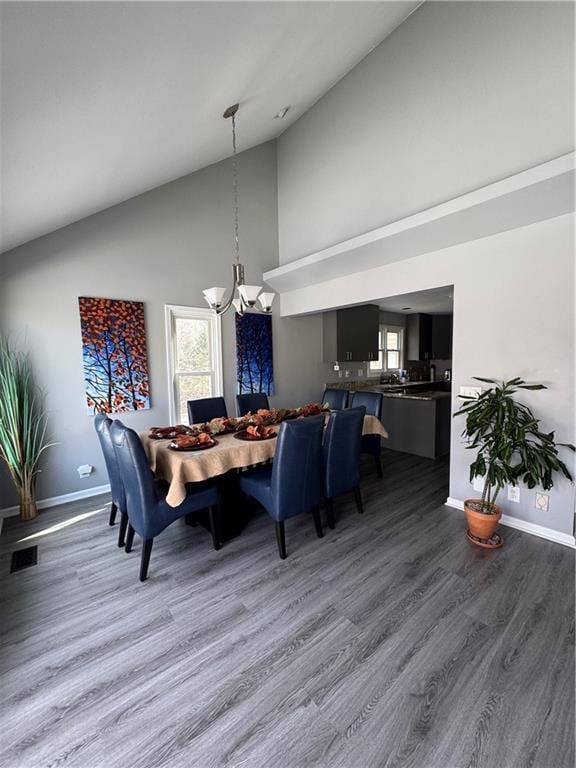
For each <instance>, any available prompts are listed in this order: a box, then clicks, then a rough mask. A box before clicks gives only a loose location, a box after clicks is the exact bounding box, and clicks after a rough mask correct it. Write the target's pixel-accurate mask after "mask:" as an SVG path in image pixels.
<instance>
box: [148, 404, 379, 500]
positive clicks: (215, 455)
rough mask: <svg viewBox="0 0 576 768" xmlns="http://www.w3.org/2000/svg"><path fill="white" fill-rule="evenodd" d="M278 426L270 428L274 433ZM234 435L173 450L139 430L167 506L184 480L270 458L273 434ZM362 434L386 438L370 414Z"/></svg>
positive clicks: (181, 494)
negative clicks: (257, 437)
mask: <svg viewBox="0 0 576 768" xmlns="http://www.w3.org/2000/svg"><path fill="white" fill-rule="evenodd" d="M328 417H329V414H326V418H328ZM279 427H280V425H277V426H275V427H273V430H274V432H275V433H277V432H278V429H279ZM237 434H238V433H236V432H228V433H220V434H218V435H215V436H214V437H215V440H216V445H214V446H212V447H211V448H207V449H204V450H195V451H177V450H174V449H172V448H170V443H171V442H172V440H170V439H163V440H158V439H154V438H152V437H150V434H149V433H148V432H142V433H140V440H141V441H142V444H143V446H144V450H145V452H146V455H147V457H148V461H149V463H150V468H151V469H152V471H153V472H154V475H155V476H156V478H157V479H159V480H164V481H165V482H167V483H168V486H169V487H168V492H167V494H166V503H167V504H169V505H170V506H171V507H177V506H179V505H180V504H181V503H182V502H183V501H184V499H185V497H186V483H197V482H202V481H204V480H210V479H212V478H216V477H221V476H224V475H226V476H227V475H229V474H230V472H231V470H240V469H245V468H246V467H251V466H254V465H256V464H262V463H263V462H267V461H270V460H271V459H273V458H274V452H275V451H276V442H277V439H276V437H273V438H269V439H266V440H251V441H247V440H239V439H238V437H237ZM362 434H363V435H380V436H381V437H384V438H387V437H388V433H387V431H386V429H385V427H384V425H383V424H382V422H381V421H380V420H379V419H378V418H377V417H376V416H371V415H366V416H364V425H363V430H362Z"/></svg>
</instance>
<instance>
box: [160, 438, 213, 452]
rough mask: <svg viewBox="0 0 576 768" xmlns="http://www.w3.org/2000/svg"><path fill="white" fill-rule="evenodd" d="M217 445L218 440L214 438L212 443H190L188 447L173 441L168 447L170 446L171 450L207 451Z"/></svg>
mask: <svg viewBox="0 0 576 768" xmlns="http://www.w3.org/2000/svg"><path fill="white" fill-rule="evenodd" d="M215 445H218V440H214V438H212V442H211V443H200V444H199V445H189V446H186V447H182V446H180V445H178V443H175V442H172V443H170V444H169V445H168V448H170V450H171V451H182V452H184V451H205V450H207V449H208V448H214V446H215Z"/></svg>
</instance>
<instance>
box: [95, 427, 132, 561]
mask: <svg viewBox="0 0 576 768" xmlns="http://www.w3.org/2000/svg"><path fill="white" fill-rule="evenodd" d="M111 424H112V420H111V419H109V418H108V416H106V414H104V413H97V414H96V416H95V417H94V427H95V429H96V434H97V435H98V440H99V441H100V448H101V449H102V454H103V456H104V464H105V465H106V472H107V473H108V481H109V483H110V493H111V495H112V505H111V507H110V517H109V518H108V524H109V525H114V523H115V522H116V512H120V529H119V532H118V546H119V547H123V546H124V543H125V537H126V527H127V525H128V515H127V513H126V496H125V494H124V485H123V484H122V480H121V478H120V467H119V466H118V459H117V458H116V452H115V450H114V446H113V445H112V438H111V436H110V425H111Z"/></svg>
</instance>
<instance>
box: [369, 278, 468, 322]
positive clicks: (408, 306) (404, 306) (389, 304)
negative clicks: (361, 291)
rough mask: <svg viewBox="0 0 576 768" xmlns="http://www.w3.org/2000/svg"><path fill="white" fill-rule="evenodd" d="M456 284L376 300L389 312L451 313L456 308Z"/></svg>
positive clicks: (406, 313)
mask: <svg viewBox="0 0 576 768" xmlns="http://www.w3.org/2000/svg"><path fill="white" fill-rule="evenodd" d="M453 297H454V286H452V285H447V286H445V287H443V288H431V289H430V290H428V291H416V292H415V293H403V294H401V295H399V296H391V297H390V298H388V299H382V300H381V301H378V302H376V303H377V304H378V306H379V307H380V309H384V310H386V311H387V312H400V313H401V314H403V315H413V314H414V313H415V312H426V313H427V314H429V315H442V314H450V313H451V312H452V311H453V309H454V298H453Z"/></svg>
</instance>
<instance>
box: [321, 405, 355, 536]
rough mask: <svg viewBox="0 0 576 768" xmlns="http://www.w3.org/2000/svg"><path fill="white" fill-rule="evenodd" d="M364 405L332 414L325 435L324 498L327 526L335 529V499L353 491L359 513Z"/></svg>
mask: <svg viewBox="0 0 576 768" xmlns="http://www.w3.org/2000/svg"><path fill="white" fill-rule="evenodd" d="M365 413H366V408H365V407H364V406H360V407H359V408H348V409H347V410H345V411H337V412H336V413H333V414H331V416H330V419H329V421H328V426H327V427H326V433H325V435H324V446H323V470H324V475H323V476H324V500H325V505H326V516H327V519H328V526H329V527H330V528H334V498H335V497H336V496H341V495H342V494H343V493H348V492H349V491H353V492H354V496H355V498H356V506H357V507H358V512H360V514H362V512H363V511H364V510H363V508H362V496H361V494H360V446H361V444H362V427H363V426H364V415H365Z"/></svg>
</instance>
